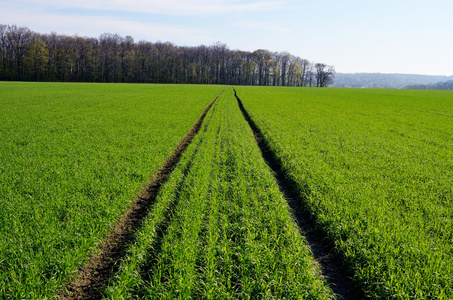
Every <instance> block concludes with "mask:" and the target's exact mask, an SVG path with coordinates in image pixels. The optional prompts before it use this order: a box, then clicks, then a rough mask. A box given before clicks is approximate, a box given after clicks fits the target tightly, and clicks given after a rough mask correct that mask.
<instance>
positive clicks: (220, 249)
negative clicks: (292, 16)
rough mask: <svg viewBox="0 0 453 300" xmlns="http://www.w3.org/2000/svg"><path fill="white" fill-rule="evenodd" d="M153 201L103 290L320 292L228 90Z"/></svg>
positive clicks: (324, 295)
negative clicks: (115, 271)
mask: <svg viewBox="0 0 453 300" xmlns="http://www.w3.org/2000/svg"><path fill="white" fill-rule="evenodd" d="M156 200H157V201H156V204H155V206H154V207H153V209H152V213H151V214H150V215H149V217H148V219H147V220H146V225H145V226H144V228H143V231H141V232H139V237H138V239H137V243H136V244H135V245H134V247H132V248H131V249H130V252H129V254H128V257H127V259H125V260H124V262H123V265H122V266H121V268H120V271H119V272H118V274H117V275H116V276H115V278H114V281H113V282H112V284H111V285H110V287H109V288H108V298H111V299H130V298H132V297H133V296H135V297H137V298H139V299H142V298H150V299H189V298H194V299H238V298H241V299H242V298H243V299H250V298H252V299H256V298H277V299H283V298H286V299H307V298H308V299H328V298H329V296H330V293H329V290H328V288H326V286H325V284H324V283H323V281H322V280H320V278H319V277H318V274H317V270H316V267H315V265H314V263H313V258H312V257H311V255H310V252H309V250H308V249H307V247H306V245H305V243H304V240H303V238H302V237H301V235H300V233H299V232H298V230H297V226H296V225H295V223H294V221H293V219H292V216H291V214H290V211H289V209H288V205H287V203H286V202H285V200H284V199H283V197H282V194H281V193H280V191H279V188H278V185H277V182H276V180H275V178H274V177H273V175H272V173H271V171H270V169H269V168H268V167H267V165H266V164H265V162H264V161H263V159H262V158H261V154H260V151H259V148H258V146H257V145H256V143H255V141H254V139H253V134H252V131H251V129H250V128H249V127H248V124H247V122H246V121H245V120H244V118H243V117H242V115H241V112H240V110H239V107H238V105H237V102H236V99H235V98H234V96H233V91H232V89H231V88H229V89H228V90H227V91H226V92H224V93H223V94H222V96H221V97H220V98H219V99H218V100H217V102H216V104H215V106H214V107H213V108H212V109H211V112H210V114H209V115H208V116H207V118H206V121H205V123H204V127H203V128H202V130H201V132H200V133H199V134H198V135H197V137H196V139H194V141H193V142H192V143H191V145H190V147H189V148H188V150H187V151H186V153H185V155H184V156H183V158H182V160H181V162H180V164H179V165H178V167H177V168H176V169H175V170H174V172H173V173H172V176H171V178H170V179H169V181H168V182H167V184H166V185H165V187H164V188H163V189H162V190H161V192H160V194H159V196H158V198H157V199H156ZM159 235H161V237H160V239H159Z"/></svg>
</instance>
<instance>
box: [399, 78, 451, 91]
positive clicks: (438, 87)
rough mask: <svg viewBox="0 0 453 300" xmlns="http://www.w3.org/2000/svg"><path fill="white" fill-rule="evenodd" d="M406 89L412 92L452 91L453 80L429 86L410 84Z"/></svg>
mask: <svg viewBox="0 0 453 300" xmlns="http://www.w3.org/2000/svg"><path fill="white" fill-rule="evenodd" d="M406 89H412V90H453V80H448V81H441V82H437V83H430V84H411V85H407V86H406Z"/></svg>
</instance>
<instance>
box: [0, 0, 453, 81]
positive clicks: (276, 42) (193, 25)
mask: <svg viewBox="0 0 453 300" xmlns="http://www.w3.org/2000/svg"><path fill="white" fill-rule="evenodd" d="M0 24H5V25H17V26H25V27H28V28H29V29H31V30H32V31H35V32H39V33H50V32H56V33H59V34H66V35H78V36H87V37H99V36H100V35H101V34H102V33H112V34H115V33H117V34H119V35H121V36H128V35H129V36H132V37H133V38H134V40H135V41H136V42H138V41H140V40H146V41H150V42H155V41H161V42H167V41H168V42H171V43H173V44H175V45H180V46H198V45H207V46H209V45H212V44H215V43H217V42H221V43H224V44H226V45H227V46H228V48H229V49H231V50H235V49H240V50H246V51H254V50H257V49H267V50H270V51H272V52H274V51H279V52H281V51H287V52H289V53H291V54H293V55H296V56H299V57H301V58H305V59H308V60H310V61H313V62H319V63H325V64H327V65H332V66H334V67H335V69H336V71H337V72H338V73H359V72H367V73H403V74H426V75H453V1H452V0H426V1H425V0H423V1H422V0H323V1H319V0H299V1H297V0H194V1H190V0H111V1H107V0H76V1H74V0H70V1H64V0H39V1H36V0H14V1H11V0H0Z"/></svg>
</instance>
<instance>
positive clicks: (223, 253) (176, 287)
mask: <svg viewBox="0 0 453 300" xmlns="http://www.w3.org/2000/svg"><path fill="white" fill-rule="evenodd" d="M235 93H236V95H237V96H238V98H239V99H240V102H241V103H242V105H243V108H245V110H246V113H247V115H246V114H245V113H244V111H243V112H242V113H244V115H243V114H242V113H241V109H240V108H241V107H240V106H239V105H238V101H237V99H236V98H235ZM0 107H1V109H0V182H1V184H0V200H1V201H0V299H46V298H47V299H50V298H63V299H76V298H88V299H99V298H104V299H190V298H193V299H332V298H335V297H336V296H335V294H334V293H336V292H335V289H334V288H333V287H332V286H333V285H335V284H336V283H332V282H331V281H330V280H331V279H330V278H329V275H327V274H325V273H324V270H325V266H323V265H322V262H320V259H319V257H317V254H316V253H315V252H316V251H313V252H312V250H310V245H311V242H310V240H309V239H308V238H307V239H306V238H305V236H304V234H305V233H304V229H303V226H301V225H300V220H299V216H298V214H297V212H295V211H294V209H295V207H296V206H292V204H291V201H294V199H293V200H290V199H288V196H287V193H286V192H285V189H288V188H290V189H291V190H292V192H293V193H294V194H297V195H298V199H299V200H300V201H301V202H300V205H299V206H300V207H302V208H299V209H300V210H304V213H306V214H308V215H309V217H310V218H311V220H310V221H307V224H311V225H310V226H313V227H316V232H317V234H319V235H320V239H322V240H326V241H328V243H329V245H331V246H330V247H331V248H332V249H331V250H329V251H331V252H330V253H328V254H327V256H332V257H337V256H338V257H340V258H342V261H343V263H344V266H345V269H346V270H347V271H348V272H349V273H347V274H350V276H351V277H352V280H353V283H354V284H355V286H356V288H357V289H358V290H359V291H360V293H361V294H363V295H364V297H367V298H371V299H381V298H397V299H408V298H416V299H452V298H453V187H452V178H453V139H452V137H453V93H452V92H448V91H411V90H358V89H315V88H284V87H283V88H282V87H244V86H241V87H235V90H233V88H232V87H226V86H207V85H205V86H201V85H132V84H131V85H129V84H69V83H14V82H0ZM249 117H250V119H249ZM197 124H198V125H197ZM251 127H252V128H251ZM252 129H253V130H255V132H253V131H252ZM256 130H258V131H259V133H260V135H262V137H257V136H256V134H257V133H256ZM254 134H255V137H256V138H257V139H258V140H259V139H260V138H262V139H263V140H262V142H263V141H264V143H265V144H266V145H267V147H268V148H269V151H270V152H272V155H274V156H275V158H276V160H277V162H274V164H275V163H278V165H279V168H281V171H282V172H283V173H284V175H283V176H286V177H287V178H288V180H290V181H291V182H292V184H291V185H290V186H289V187H288V186H284V185H285V183H282V181H281V179H280V177H279V176H280V175H279V174H276V171H275V169H274V167H273V166H272V162H271V163H270V162H269V161H268V160H267V159H266V157H265V156H266V155H263V153H262V152H260V147H261V146H259V144H257V141H255V139H254ZM189 135H191V137H190V139H187V136H189ZM183 141H185V142H184V143H186V146H184V147H182V146H181V145H182V143H183ZM261 151H263V148H261ZM266 151H267V150H266ZM175 153H178V155H177V156H175ZM263 157H264V158H263ZM169 161H172V164H169ZM271 168H272V169H271ZM273 170H274V171H273ZM160 172H165V176H163V175H162V176H161V175H159V174H161V173H160ZM160 177H161V179H160V181H159V183H158V184H157V183H156V185H155V186H154V185H153V184H154V182H155V179H156V178H160ZM151 190H152V191H153V193H155V194H154V196H152V195H151V192H150V191H151ZM147 193H148V194H149V195H148V194H147ZM146 197H148V200H147V201H149V202H143V203H147V204H146V205H147V206H146V209H144V210H142V212H141V213H142V217H140V219H139V221H138V222H137V223H135V224H136V225H134V226H133V228H132V231H131V233H130V237H128V238H127V239H124V240H115V239H111V240H110V243H111V244H112V245H113V244H119V251H118V253H119V254H118V256H112V257H110V258H111V260H112V265H114V267H111V266H112V265H107V268H108V269H109V270H108V272H107V273H105V274H100V273H99V272H100V271H99V270H100V269H96V268H97V267H96V268H94V269H93V270H92V271H89V272H93V274H92V275H89V276H92V277H96V276H98V277H102V276H104V277H106V280H105V281H102V282H101V281H98V283H96V284H98V285H96V286H95V285H93V286H90V284H91V283H90V282H91V281H84V279H83V278H84V277H80V276H81V275H80V274H82V273H84V272H85V271H83V270H90V269H89V268H88V267H86V266H90V265H91V262H92V260H93V259H94V258H93V257H96V255H97V254H96V253H103V251H104V250H103V249H104V247H107V248H108V247H114V246H109V244H108V242H106V241H109V238H111V236H112V235H113V233H112V232H116V231H115V230H117V228H120V227H122V226H126V225H124V224H126V223H121V222H123V221H122V220H123V219H124V218H125V216H127V215H128V211H129V210H130V209H131V207H132V210H133V208H134V207H136V205H137V203H139V202H140V201H141V199H144V198H146ZM290 207H291V208H290ZM296 209H297V208H296ZM137 218H138V217H137ZM298 225H299V226H298ZM105 245H107V246H105ZM115 251H116V250H115ZM85 267H86V268H85ZM332 268H335V267H332ZM89 272H88V271H87V273H89ZM96 272H98V273H96ZM344 274H346V273H344ZM345 277H346V275H345ZM80 278H82V279H80ZM86 282H88V283H86ZM93 282H94V281H93ZM99 282H100V283H99ZM84 285H85V286H84ZM75 286H77V288H74V287H75ZM79 287H81V288H80V289H79ZM79 292H80V294H78V293H79Z"/></svg>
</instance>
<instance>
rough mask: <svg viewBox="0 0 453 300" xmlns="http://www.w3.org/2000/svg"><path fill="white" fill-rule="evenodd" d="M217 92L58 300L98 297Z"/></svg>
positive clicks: (198, 127) (100, 295) (196, 130)
mask: <svg viewBox="0 0 453 300" xmlns="http://www.w3.org/2000/svg"><path fill="white" fill-rule="evenodd" d="M222 93H223V91H222V92H221V93H219V94H218V95H217V96H216V97H215V98H214V100H212V102H211V103H210V104H209V105H208V106H207V107H206V108H205V110H204V111H203V113H202V114H201V116H200V118H199V119H198V121H197V122H196V123H195V124H194V125H193V126H192V128H191V129H190V131H189V132H188V133H187V134H186V136H185V137H184V138H183V139H182V140H181V142H180V144H179V145H178V146H177V147H176V149H175V151H174V152H173V154H172V155H171V156H170V157H168V158H167V160H166V161H165V163H164V165H163V166H162V167H161V168H160V169H159V170H158V171H157V172H156V173H155V174H154V176H153V178H152V179H151V181H150V182H149V183H148V184H147V185H146V187H145V188H144V189H143V190H142V192H141V193H140V195H139V196H138V198H137V199H136V200H135V202H134V204H133V205H132V206H131V207H130V208H129V209H128V211H127V212H126V213H125V214H124V215H123V216H122V217H121V218H120V219H119V220H118V222H117V223H116V225H115V226H114V228H113V229H112V232H111V234H110V236H108V237H107V238H106V239H105V240H104V241H103V243H102V245H101V246H100V248H99V250H98V251H97V252H96V253H94V254H93V256H92V257H91V258H89V260H88V261H87V263H86V264H85V265H84V266H83V267H82V268H81V270H80V272H79V275H78V276H77V277H76V278H75V279H74V280H73V281H72V282H70V283H69V284H68V285H67V286H66V287H65V289H64V290H62V291H60V293H59V296H60V298H61V299H101V298H102V292H103V290H104V288H105V287H106V285H107V283H108V280H109V278H110V277H111V276H112V275H113V274H114V273H115V272H116V271H117V269H118V267H119V263H118V262H119V261H120V260H121V259H122V258H123V257H124V255H125V253H126V251H127V247H128V244H130V243H131V242H133V238H134V237H133V236H134V232H135V231H136V230H137V229H138V228H140V226H141V224H142V222H143V220H144V218H145V217H146V215H147V214H148V211H149V207H150V205H151V204H153V202H154V200H155V198H156V196H157V194H158V192H159V189H160V187H161V186H162V185H163V184H164V183H165V182H166V181H167V180H168V177H169V175H170V173H171V172H172V171H173V169H174V167H175V166H176V164H177V163H178V162H179V160H180V158H181V155H182V154H183V152H184V150H185V149H186V148H187V146H188V145H189V144H190V142H191V141H192V139H193V138H194V137H195V135H196V134H197V133H198V131H199V130H200V128H201V125H202V123H203V120H204V118H205V117H206V114H207V113H208V111H209V110H210V109H211V107H212V105H213V104H214V103H215V101H216V100H217V98H218V97H219V96H220V94H222Z"/></svg>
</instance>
